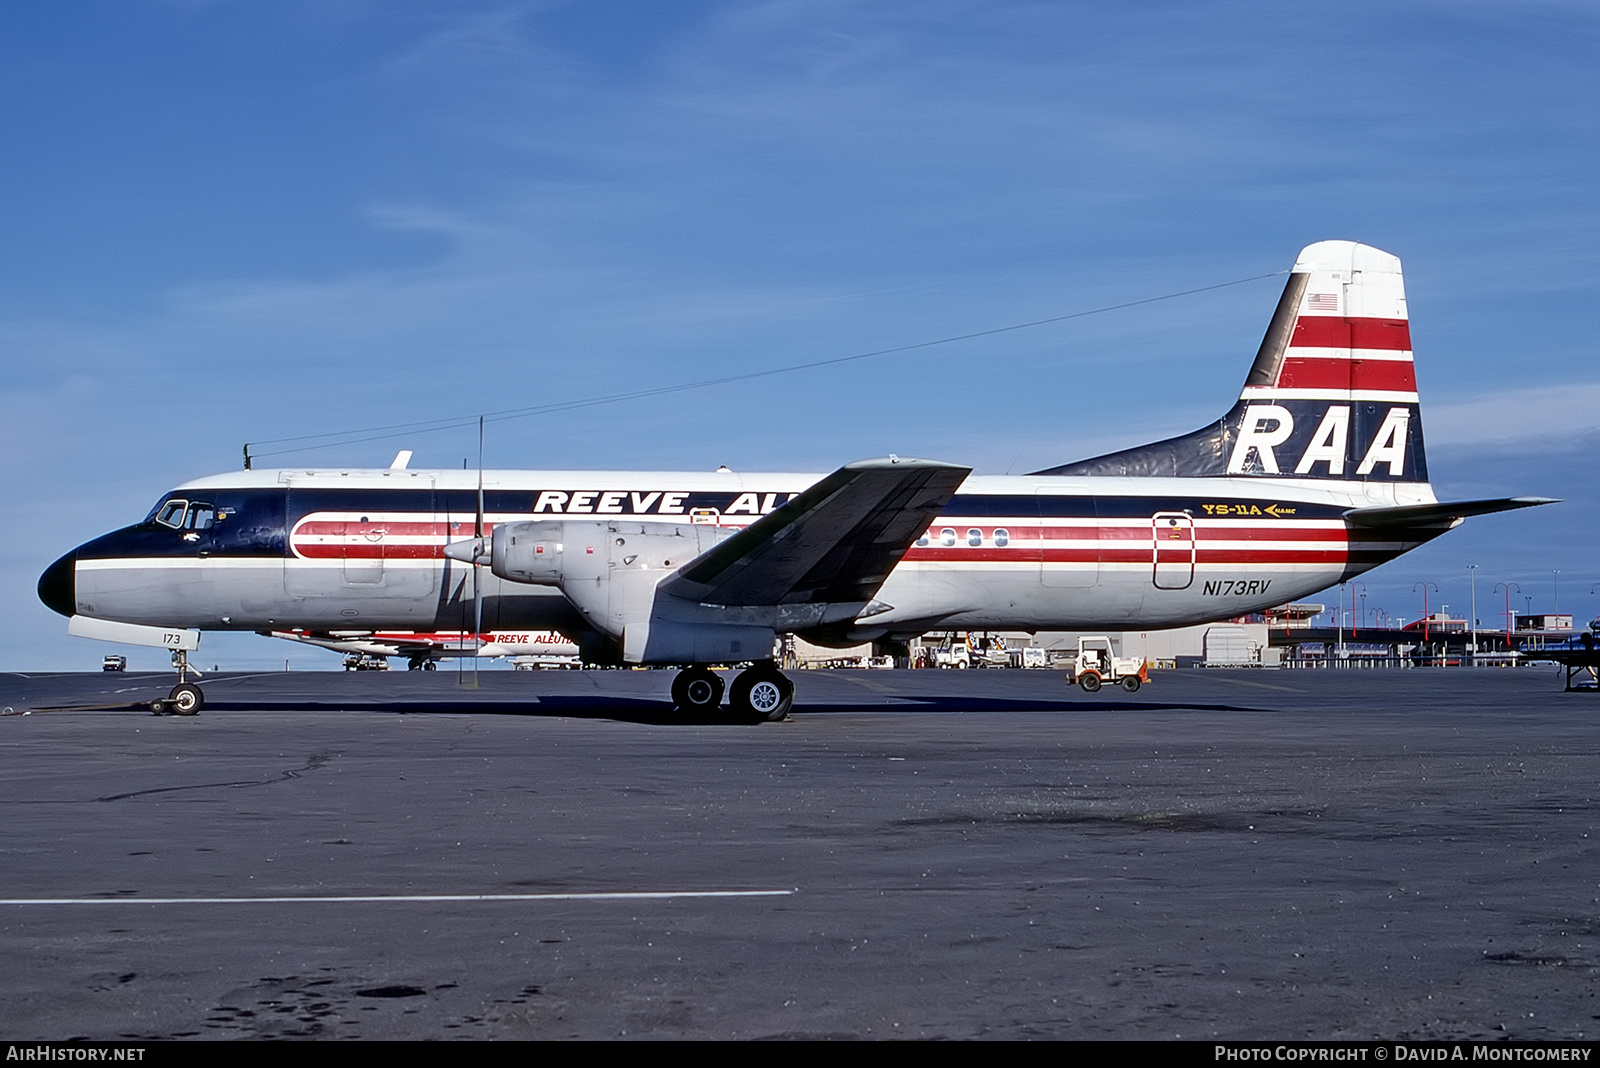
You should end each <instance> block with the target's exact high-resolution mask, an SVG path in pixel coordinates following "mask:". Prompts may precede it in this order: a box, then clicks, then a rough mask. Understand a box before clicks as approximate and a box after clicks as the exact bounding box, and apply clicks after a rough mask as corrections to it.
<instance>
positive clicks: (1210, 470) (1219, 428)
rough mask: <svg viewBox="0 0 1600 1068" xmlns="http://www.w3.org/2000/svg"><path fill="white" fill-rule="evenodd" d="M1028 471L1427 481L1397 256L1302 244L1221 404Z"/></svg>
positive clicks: (1351, 245)
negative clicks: (1116, 446) (1244, 370)
mask: <svg viewBox="0 0 1600 1068" xmlns="http://www.w3.org/2000/svg"><path fill="white" fill-rule="evenodd" d="M1036 473H1037V474H1042V475H1132V476H1156V475H1169V476H1178V477H1194V478H1203V477H1217V476H1226V475H1233V476H1262V477H1268V478H1302V479H1334V480H1339V481H1356V482H1372V481H1378V482H1427V480H1428V470H1427V460H1426V457H1425V455H1424V451H1423V446H1422V420H1421V417H1420V415H1419V413H1418V406H1417V381H1416V374H1415V370H1414V367H1413V363H1412V355H1411V330H1410V326H1409V323H1408V320H1407V315H1406V297H1405V284H1404V282H1403V280H1402V278H1401V274H1400V260H1399V259H1398V258H1396V257H1394V256H1391V255H1390V254H1389V253H1387V252H1383V251H1380V250H1378V249H1375V248H1371V247H1370V246H1367V245H1360V244H1356V243H1355V242H1353V241H1321V242H1318V243H1317V244H1315V245H1309V246H1307V247H1306V248H1305V249H1304V250H1303V251H1302V252H1301V253H1300V256H1299V258H1298V259H1297V260H1296V261H1295V265H1294V269H1293V270H1292V271H1291V272H1290V275H1289V281H1288V284H1287V285H1286V286H1285V287H1284V291H1283V296H1282V297H1281V298H1280V299H1279V301H1278V307H1277V309H1276V311H1275V312H1274V313H1273V316H1272V322H1271V324H1270V325H1269V326H1268V328H1267V333H1266V337H1265V338H1264V339H1263V340H1262V342H1261V348H1260V349H1259V350H1258V351H1257V353H1256V358H1255V362H1254V363H1253V364H1252V365H1251V367H1250V373H1249V375H1248V376H1247V377H1246V378H1245V384H1244V388H1243V390H1242V391H1241V392H1240V394H1239V401H1238V403H1237V404H1235V405H1234V406H1233V408H1232V409H1230V410H1229V412H1228V414H1227V415H1225V416H1223V417H1222V418H1221V419H1220V420H1218V421H1217V422H1216V423H1214V424H1212V425H1211V426H1208V427H1205V428H1203V429H1201V430H1197V431H1195V432H1194V433H1192V434H1185V435H1184V436H1182V437H1178V438H1171V439H1168V440H1167V441H1161V442H1156V443H1155V444H1153V445H1144V446H1140V447H1139V448H1136V449H1127V450H1124V451H1122V452H1116V453H1110V454H1108V455H1105V456H1100V457H1096V458H1094V459H1091V460H1083V461H1080V462H1078V463H1074V464H1065V465H1063V466H1061V467H1054V468H1050V469H1049V470H1046V471H1039V472H1036Z"/></svg>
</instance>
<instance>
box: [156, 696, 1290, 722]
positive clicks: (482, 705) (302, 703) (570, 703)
mask: <svg viewBox="0 0 1600 1068" xmlns="http://www.w3.org/2000/svg"><path fill="white" fill-rule="evenodd" d="M127 707H128V708H130V709H143V707H144V706H142V705H129V706H127ZM205 711H206V712H208V713H209V712H387V713H391V714H394V715H442V714H448V715H487V716H556V717H565V718H568V719H604V720H613V721H616V722H619V723H637V724H642V725H646V726H730V725H737V724H731V723H730V722H729V721H728V720H727V719H725V718H718V717H713V716H700V717H696V718H692V719H686V718H684V717H682V716H680V715H678V714H677V713H675V712H674V711H673V710H672V707H671V706H670V705H669V704H667V702H665V701H649V700H638V699H633V698H619V697H607V696H587V695H585V696H579V695H561V696H541V697H539V698H538V699H537V701H528V700H500V699H495V698H482V697H479V698H477V699H474V700H471V701H452V700H444V699H421V700H406V701H394V700H389V701H381V702H377V701H375V702H370V703H368V702H349V701H344V702H332V701H325V700H322V701H317V700H310V701H307V700H284V701H271V700H266V701H263V700H253V701H249V702H243V701H227V700H222V701H211V702H208V703H207V705H206V709H205ZM1263 711H1267V710H1266V709H1260V708H1252V707H1248V706H1244V705H1224V704H1192V703H1190V704H1180V703H1163V702H1158V701H1122V700H1115V699H1110V700H1094V699H1090V700H1078V701H1039V700H1010V699H1006V698H974V697H940V696H905V697H898V698H896V699H895V701H894V702H893V703H892V704H882V705H876V706H865V707H863V706H862V705H861V704H859V703H851V702H843V701H835V702H811V701H808V702H805V703H804V704H796V706H795V708H794V711H793V713H792V715H794V716H810V715H828V714H835V715H837V714H852V715H862V714H866V715H883V714H888V715H897V714H904V713H913V714H914V713H926V712H942V713H959V712H1002V713H1003V712H1017V713H1020V712H1061V713H1074V712H1077V713H1082V712H1092V713H1098V712H1117V713H1138V712H1243V713H1250V712H1256V713H1259V712H1263ZM202 714H204V713H202Z"/></svg>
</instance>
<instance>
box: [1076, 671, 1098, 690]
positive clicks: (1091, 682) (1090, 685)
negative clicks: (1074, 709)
mask: <svg viewBox="0 0 1600 1068" xmlns="http://www.w3.org/2000/svg"><path fill="white" fill-rule="evenodd" d="M1078 685H1079V686H1082V687H1083V692H1084V693H1097V692H1099V689H1100V676H1099V675H1096V674H1095V673H1094V672H1092V671H1085V672H1084V673H1083V674H1082V675H1079V676H1078Z"/></svg>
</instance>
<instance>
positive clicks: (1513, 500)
mask: <svg viewBox="0 0 1600 1068" xmlns="http://www.w3.org/2000/svg"><path fill="white" fill-rule="evenodd" d="M1558 503H1560V502H1559V500H1558V499H1557V498H1555V497H1503V498H1499V499H1497V500H1486V501H1447V502H1445V503H1443V504H1401V505H1385V506H1383V507H1378V508H1352V509H1350V510H1349V511H1348V512H1346V513H1345V514H1344V517H1345V519H1347V520H1349V521H1350V522H1352V523H1354V524H1355V525H1356V526H1358V527H1376V528H1380V529H1381V528H1385V527H1431V526H1446V525H1454V524H1455V523H1458V522H1460V521H1461V520H1463V519H1465V518H1467V517H1468V516H1472V515H1488V514H1490V513H1491V512H1509V511H1511V510H1512V509H1514V508H1532V507H1534V506H1535V505H1540V504H1558Z"/></svg>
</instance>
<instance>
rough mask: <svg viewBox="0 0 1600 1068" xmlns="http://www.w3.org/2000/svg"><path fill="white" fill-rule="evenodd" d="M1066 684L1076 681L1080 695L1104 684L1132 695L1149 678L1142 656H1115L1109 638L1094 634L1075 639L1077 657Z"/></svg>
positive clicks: (1095, 689)
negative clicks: (1115, 686)
mask: <svg viewBox="0 0 1600 1068" xmlns="http://www.w3.org/2000/svg"><path fill="white" fill-rule="evenodd" d="M1067 681H1068V682H1076V683H1077V684H1078V685H1079V686H1081V687H1083V692H1084V693H1094V692H1095V691H1097V690H1099V689H1100V687H1101V686H1104V685H1106V684H1108V683H1110V684H1113V685H1118V686H1121V687H1122V688H1123V689H1124V690H1127V691H1128V692H1129V693H1133V692H1134V691H1135V690H1137V689H1138V688H1139V687H1140V686H1141V685H1142V684H1144V683H1146V682H1149V681H1150V675H1149V674H1148V672H1147V671H1146V668H1145V662H1144V657H1142V656H1117V655H1116V653H1115V652H1114V651H1113V650H1112V648H1111V639H1110V638H1108V637H1106V636H1105V635H1103V634H1096V635H1091V636H1086V637H1080V638H1079V639H1078V657H1077V659H1076V660H1074V661H1073V662H1072V668H1071V670H1070V671H1069V672H1068V673H1067Z"/></svg>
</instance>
